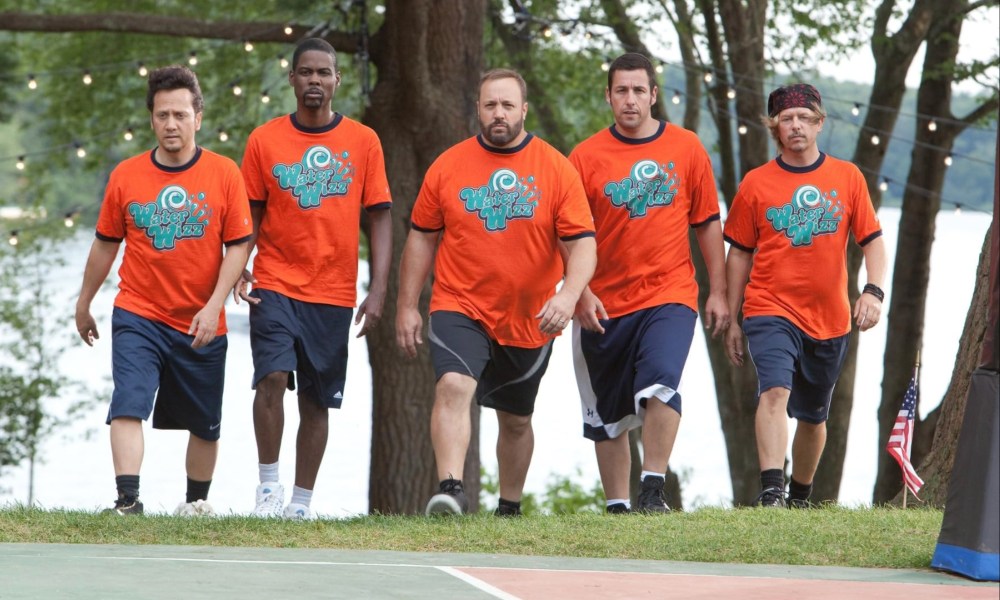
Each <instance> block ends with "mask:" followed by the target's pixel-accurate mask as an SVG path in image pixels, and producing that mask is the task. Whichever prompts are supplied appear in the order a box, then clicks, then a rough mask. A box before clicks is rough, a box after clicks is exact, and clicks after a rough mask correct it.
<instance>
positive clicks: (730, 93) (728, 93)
mask: <svg viewBox="0 0 1000 600" xmlns="http://www.w3.org/2000/svg"><path fill="white" fill-rule="evenodd" d="M735 97H736V90H734V89H733V88H729V90H728V91H726V98H729V99H730V100H732V99H733V98H735Z"/></svg>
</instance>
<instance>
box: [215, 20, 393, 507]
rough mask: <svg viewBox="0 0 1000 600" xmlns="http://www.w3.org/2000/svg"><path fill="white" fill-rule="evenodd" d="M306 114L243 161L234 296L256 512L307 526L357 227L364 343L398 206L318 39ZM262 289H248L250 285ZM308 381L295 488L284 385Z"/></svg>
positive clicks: (342, 341) (266, 129)
mask: <svg viewBox="0 0 1000 600" xmlns="http://www.w3.org/2000/svg"><path fill="white" fill-rule="evenodd" d="M288 82H289V83H290V84H291V86H292V89H293V90H294V92H295V98H296V110H295V112H294V113H292V114H290V115H284V116H281V117H278V118H276V119H272V120H271V121H269V122H267V123H265V124H263V125H261V126H260V127H258V128H257V129H255V130H254V131H253V132H252V133H251V134H250V138H249V140H248V141H247V149H246V153H245V154H244V156H243V167H242V168H243V175H244V177H245V178H246V185H247V193H248V194H249V196H250V209H251V212H252V214H253V224H254V239H253V243H254V244H256V247H257V254H256V255H255V256H254V259H253V275H251V274H250V273H249V272H246V273H244V275H243V278H242V279H241V281H240V282H239V283H238V284H237V286H236V288H235V289H234V291H233V293H234V296H235V297H237V298H242V299H243V300H246V301H247V302H249V303H250V346H251V349H252V352H253V362H254V375H253V382H252V385H253V387H254V388H255V389H256V395H255V396H254V403H253V417H254V418H253V422H254V432H255V433H256V436H257V458H258V474H259V478H260V484H259V485H258V486H257V491H256V500H255V506H254V510H253V514H254V515H255V516H259V517H281V516H284V517H285V518H289V519H308V518H311V517H312V511H311V509H310V504H311V501H312V494H313V489H314V488H315V485H316V477H317V475H318V474H319V467H320V464H321V462H322V460H323V454H324V452H325V451H326V442H327V436H328V432H329V410H328V409H331V408H340V406H341V403H342V402H343V399H344V385H345V380H346V377H347V343H348V340H349V337H350V327H351V319H352V316H353V313H354V305H355V301H356V300H357V292H356V290H357V275H358V242H359V230H358V222H359V218H360V215H361V210H362V209H364V210H365V211H366V213H367V215H368V218H369V222H370V225H371V227H370V230H369V240H370V242H371V256H370V263H371V285H370V286H369V288H368V296H367V298H365V300H364V301H362V302H361V305H360V307H359V308H358V312H357V316H356V317H355V318H354V324H355V325H357V324H358V323H360V322H361V321H362V319H363V320H364V324H363V325H362V326H361V331H360V332H359V333H358V336H359V337H360V336H363V335H365V334H367V333H368V332H369V331H371V330H372V328H373V327H375V326H376V325H377V324H378V322H379V319H380V318H381V316H382V307H383V304H384V302H385V293H386V288H387V286H388V277H389V261H390V259H391V255H392V222H391V220H390V214H389V208H390V206H391V205H392V198H391V196H390V195H389V184H388V180H387V179H386V175H385V159H384V157H383V154H382V144H381V143H380V142H379V139H378V136H376V135H375V132H374V131H372V130H371V128H369V127H366V126H364V125H362V124H361V123H358V122H356V121H353V120H351V119H348V118H347V117H345V116H343V115H341V114H339V113H336V112H334V111H333V108H332V105H331V101H332V100H333V96H334V94H335V93H336V91H337V86H338V85H339V84H340V72H339V71H338V70H337V55H336V53H335V52H334V50H333V47H332V46H330V44H329V43H327V42H326V41H325V40H322V39H319V38H308V39H305V40H303V41H302V42H300V43H299V45H298V46H297V47H296V49H295V53H294V54H293V56H292V68H291V71H289V73H288ZM251 283H252V284H253V287H254V289H253V291H252V292H250V293H247V285H248V284H251ZM296 379H297V383H298V397H299V402H298V406H299V431H298V438H297V439H298V443H297V446H296V457H295V485H294V487H293V488H292V495H291V499H290V501H289V503H288V505H287V506H286V505H284V486H283V485H282V484H281V483H280V481H279V473H278V458H279V453H280V450H281V438H282V434H283V430H284V422H285V416H284V406H283V401H284V394H285V388H286V387H287V388H288V389H290V390H294V389H295V386H296Z"/></svg>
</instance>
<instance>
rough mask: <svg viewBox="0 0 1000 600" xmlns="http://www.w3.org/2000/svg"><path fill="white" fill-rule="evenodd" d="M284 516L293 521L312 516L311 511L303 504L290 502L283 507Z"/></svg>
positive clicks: (305, 519)
mask: <svg viewBox="0 0 1000 600" xmlns="http://www.w3.org/2000/svg"><path fill="white" fill-rule="evenodd" d="M285 518H286V519H292V520H294V521H308V520H310V519H312V518H313V515H312V511H311V510H309V507H308V506H306V505H305V504H298V503H296V502H292V503H291V504H289V505H288V506H286V507H285Z"/></svg>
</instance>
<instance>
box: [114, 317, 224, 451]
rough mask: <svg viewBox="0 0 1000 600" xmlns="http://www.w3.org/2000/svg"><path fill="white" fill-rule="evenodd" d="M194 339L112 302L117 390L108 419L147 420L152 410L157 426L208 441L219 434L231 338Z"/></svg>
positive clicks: (155, 425) (215, 438)
mask: <svg viewBox="0 0 1000 600" xmlns="http://www.w3.org/2000/svg"><path fill="white" fill-rule="evenodd" d="M193 341H194V337H193V336H190V335H187V334H186V333H182V332H180V331H177V330H176V329H174V328H172V327H168V326H166V325H164V324H163V323H158V322H156V321H150V320H149V319H146V318H144V317H140V316H139V315H137V314H135V313H131V312H129V311H127V310H123V309H121V308H117V307H116V308H115V309H114V311H113V312H112V313H111V375H112V378H113V379H114V382H115V391H114V393H112V395H111V407H110V408H109V409H108V420H107V422H108V424H110V423H111V420H112V419H117V418H119V417H133V418H136V419H142V420H143V421H145V420H146V419H148V418H149V415H150V413H152V415H153V427H155V428H156V429H186V430H188V431H190V432H191V433H193V434H194V435H196V436H198V437H200V438H202V439H204V440H208V441H210V442H214V441H215V440H217V439H219V433H220V429H221V427H220V425H221V424H222V388H223V384H224V383H225V379H226V349H227V348H228V347H229V340H228V339H226V336H224V335H220V336H218V337H216V338H215V339H214V340H212V341H211V342H209V343H208V345H206V346H204V347H202V348H198V349H197V350H196V349H194V348H192V347H191V342H193ZM154 407H155V408H154Z"/></svg>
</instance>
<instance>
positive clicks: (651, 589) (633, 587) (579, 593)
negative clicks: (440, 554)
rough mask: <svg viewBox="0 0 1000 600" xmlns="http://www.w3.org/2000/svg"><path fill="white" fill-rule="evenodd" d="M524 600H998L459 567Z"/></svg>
mask: <svg viewBox="0 0 1000 600" xmlns="http://www.w3.org/2000/svg"><path fill="white" fill-rule="evenodd" d="M456 569H457V570H460V571H462V572H464V573H466V574H468V575H470V576H472V577H475V578H477V579H480V580H482V581H484V582H486V583H488V584H490V585H492V586H493V587H496V588H497V589H500V590H503V591H504V592H506V593H508V594H510V595H512V596H516V597H518V598H521V599H522V600H536V599H537V600H563V599H567V600H568V599H573V600H636V599H641V598H685V599H687V598H691V599H701V598H705V599H711V600H717V599H718V598H740V599H741V600H743V599H746V600H757V599H760V600H774V599H775V598H809V600H843V599H844V598H878V599H879V600H938V599H941V600H944V599H947V600H980V599H990V600H997V590H996V588H993V587H973V586H964V585H931V584H926V583H888V582H879V581H842V580H831V579H783V578H776V577H741V576H729V575H718V576H713V575H676V574H665V573H621V572H608V571H547V570H542V569H493V568H480V567H456Z"/></svg>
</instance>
